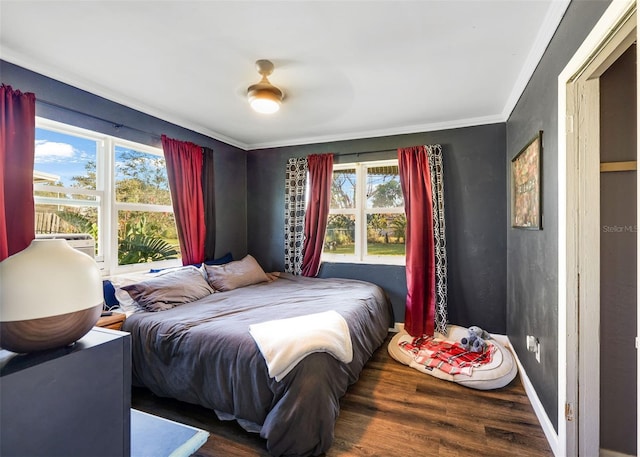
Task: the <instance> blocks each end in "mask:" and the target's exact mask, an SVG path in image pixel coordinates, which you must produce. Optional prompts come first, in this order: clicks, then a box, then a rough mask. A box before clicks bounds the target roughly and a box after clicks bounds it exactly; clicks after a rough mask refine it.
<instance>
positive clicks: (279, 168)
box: [247, 124, 506, 333]
mask: <svg viewBox="0 0 640 457" xmlns="http://www.w3.org/2000/svg"><path fill="white" fill-rule="evenodd" d="M504 135H505V125H504V124H493V125H485V126H478V127H469V128H461V129H453V130H443V131H438V132H428V133H420V134H411V135H399V136H391V137H382V138H370V139H362V140H352V141H341V142H334V143H323V144H313V145H303V146H295V147H294V146H292V147H286V148H273V149H263V150H256V151H250V152H249V153H248V157H247V184H248V187H247V208H248V247H249V252H250V253H251V254H252V255H254V256H255V257H256V258H257V259H258V261H259V262H260V263H261V264H262V265H263V266H264V267H265V268H266V269H269V270H281V269H282V268H283V264H284V261H283V250H284V245H283V243H284V238H283V233H284V169H285V164H286V162H287V159H288V158H289V157H300V156H305V155H307V154H311V153H326V152H332V153H334V154H336V158H335V161H336V163H348V162H356V161H370V160H380V159H389V158H395V157H397V153H396V151H395V150H396V148H398V147H405V146H413V145H419V144H436V143H439V144H442V146H443V152H444V173H445V180H444V187H445V190H444V192H445V205H446V208H445V213H446V223H447V255H448V281H449V320H450V321H451V322H452V323H455V324H459V325H462V326H470V325H478V326H481V327H483V328H485V329H487V330H489V331H491V332H498V333H505V332H506V307H505V290H506V286H505V278H506V269H505V268H506V255H505V254H506V239H505V230H504V227H505V225H506V202H505V198H504V192H505V187H506V182H505V179H506V171H505V163H504V154H505V149H504ZM381 150H382V151H383V152H379V153H372V154H365V153H366V152H368V151H381ZM357 153H363V154H360V155H359V156H358V155H357ZM320 276H322V277H330V276H333V277H348V278H356V279H363V280H368V281H371V282H374V283H377V284H379V285H381V286H382V287H383V288H384V289H385V290H386V291H387V293H388V294H389V296H390V298H391V300H392V303H393V308H394V314H395V320H396V322H403V321H404V303H405V298H406V292H407V291H406V277H405V271H404V267H401V266H388V265H362V264H357V265H356V264H339V263H325V264H323V266H322V268H321V271H320Z"/></svg>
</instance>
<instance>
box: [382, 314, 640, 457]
mask: <svg viewBox="0 0 640 457" xmlns="http://www.w3.org/2000/svg"><path fill="white" fill-rule="evenodd" d="M403 329H404V323H403V322H396V323H395V324H394V326H393V328H390V329H389V331H390V332H399V331H402V330H403ZM491 337H492V338H493V339H495V340H496V341H497V342H498V343H500V344H502V345H503V346H504V347H506V348H508V349H509V350H510V351H511V353H512V354H513V357H514V358H515V360H516V364H517V365H518V372H519V373H520V379H522V384H523V386H524V390H525V392H526V393H527V397H529V401H530V402H531V406H532V407H533V411H534V412H535V413H536V416H537V417H538V421H540V426H541V427H542V431H543V432H544V435H545V437H546V438H547V441H548V442H549V446H550V447H551V450H552V451H553V455H555V456H556V457H563V456H560V454H559V449H560V447H559V442H558V434H557V433H556V431H555V429H554V428H553V423H551V421H550V420H549V416H547V412H546V411H545V409H544V406H542V402H541V401H540V398H539V397H538V394H537V393H536V390H535V389H534V387H533V384H531V380H530V379H529V376H527V373H526V372H525V371H524V367H523V366H522V364H521V363H520V359H519V358H518V354H516V351H514V350H513V347H512V346H511V341H509V337H508V336H507V335H501V334H498V333H491ZM600 452H601V454H600V457H631V456H626V455H623V454H602V452H603V451H600ZM606 452H612V451H606Z"/></svg>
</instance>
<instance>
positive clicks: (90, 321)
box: [0, 239, 104, 353]
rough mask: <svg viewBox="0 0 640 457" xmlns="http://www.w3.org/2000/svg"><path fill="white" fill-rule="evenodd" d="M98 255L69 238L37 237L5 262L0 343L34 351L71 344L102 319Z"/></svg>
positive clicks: (0, 265) (0, 280) (1, 265)
mask: <svg viewBox="0 0 640 457" xmlns="http://www.w3.org/2000/svg"><path fill="white" fill-rule="evenodd" d="M103 301H104V298H103V296H102V279H101V278H100V270H99V269H98V265H97V264H96V262H95V260H94V259H93V258H92V257H90V256H88V255H86V254H83V253H81V252H80V251H77V250H75V249H73V248H72V247H71V246H69V244H68V243H67V242H66V241H65V240H63V239H51V240H38V239H36V240H33V241H32V242H31V244H30V245H29V247H27V248H26V249H24V250H22V251H20V252H18V253H16V254H14V255H12V256H10V257H8V258H6V259H5V260H3V261H2V262H0V347H2V348H3V349H8V350H10V351H13V352H19V353H24V352H34V351H42V350H45V349H53V348H57V347H62V346H67V345H69V344H71V343H73V342H75V341H77V340H79V339H80V338H82V337H83V336H84V335H85V334H86V333H87V332H88V331H89V330H91V327H93V326H94V325H95V323H96V322H97V321H98V319H99V318H100V311H101V310H102V304H103Z"/></svg>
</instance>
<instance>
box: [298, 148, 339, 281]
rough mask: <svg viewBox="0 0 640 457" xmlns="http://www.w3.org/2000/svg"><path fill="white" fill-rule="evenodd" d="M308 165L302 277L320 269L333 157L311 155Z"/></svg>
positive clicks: (316, 272) (327, 214)
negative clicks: (307, 199)
mask: <svg viewBox="0 0 640 457" xmlns="http://www.w3.org/2000/svg"><path fill="white" fill-rule="evenodd" d="M307 166H308V170H309V187H308V189H309V194H310V195H309V206H308V207H307V212H306V214H305V219H304V248H303V251H304V254H303V259H302V275H303V276H316V275H317V274H318V271H319V270H320V256H321V255H322V247H323V244H324V235H325V232H326V230H327V218H328V216H329V202H330V201H331V181H332V180H333V154H311V155H310V156H308V157H307Z"/></svg>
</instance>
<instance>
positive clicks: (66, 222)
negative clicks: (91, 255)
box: [35, 203, 98, 254]
mask: <svg viewBox="0 0 640 457" xmlns="http://www.w3.org/2000/svg"><path fill="white" fill-rule="evenodd" d="M35 209H36V215H35V222H36V227H35V228H36V234H45V233H47V234H48V233H88V234H89V235H91V236H92V237H93V239H94V240H95V241H96V254H97V249H98V208H92V207H87V206H72V205H48V204H40V203H36V205H35Z"/></svg>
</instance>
